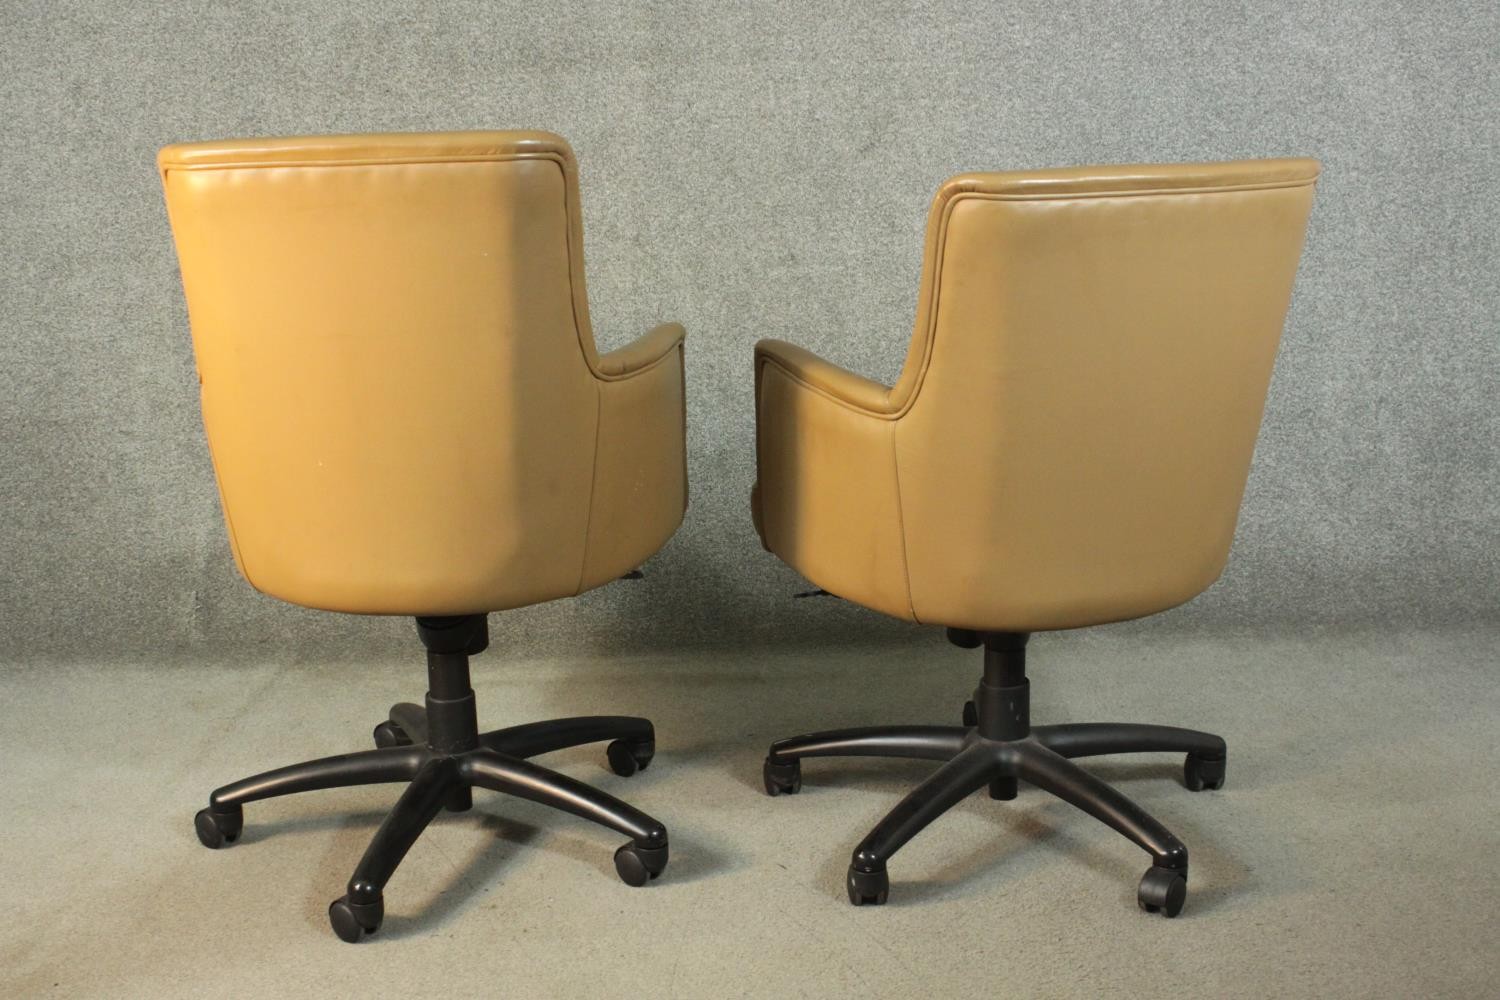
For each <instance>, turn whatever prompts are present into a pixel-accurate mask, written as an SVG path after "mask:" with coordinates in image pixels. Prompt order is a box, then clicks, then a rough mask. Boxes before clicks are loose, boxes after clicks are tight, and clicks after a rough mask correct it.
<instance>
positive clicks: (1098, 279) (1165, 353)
mask: <svg viewBox="0 0 1500 1000" xmlns="http://www.w3.org/2000/svg"><path fill="white" fill-rule="evenodd" d="M1317 173H1318V164H1317V163H1316V162H1315V161H1312V160H1260V161H1247V162H1239V163H1218V164H1185V165H1175V166H1129V167H1086V168H1076V169H1069V170H1055V171H1043V172H1027V173H1003V174H970V175H964V176H960V177H956V178H954V179H953V180H951V181H949V182H948V183H947V184H946V185H944V186H943V188H942V190H941V191H940V192H939V193H938V195H937V197H936V199H935V201H934V203H933V207H932V212H931V216H930V220H929V226H928V240H927V254H926V260H925V266H924V278H923V285H922V292H921V296H920V303H919V312H918V317H917V329H916V334H915V336H914V338H913V343H912V348H911V352H910V354H909V356H908V358H907V362H906V366H905V368H904V370H903V372H902V376H901V379H900V381H899V382H898V384H897V385H896V387H895V389H894V390H893V391H892V397H891V398H892V404H893V406H894V407H895V408H896V409H897V410H898V411H899V413H900V418H899V420H898V424H897V427H896V429H895V444H896V456H897V468H898V470H899V477H900V497H901V507H902V512H903V516H902V521H903V524H904V528H905V532H906V548H907V562H908V573H909V577H910V586H911V598H912V607H913V611H914V613H915V614H916V616H917V617H918V618H920V619H921V620H924V621H934V622H941V623H944V624H950V625H962V626H970V627H979V628H986V627H997V626H999V625H1001V624H1003V623H1004V622H1006V621H1025V622H1027V623H1031V624H1033V625H1034V626H1035V627H1039V628H1045V627H1056V628H1062V627H1070V626H1075V625H1084V624H1090V623H1096V622H1103V621H1112V620H1120V619H1125V618H1131V617H1136V616H1138V615H1143V614H1148V613H1151V612H1153V611H1159V610H1163V609H1165V608H1167V607H1171V606H1173V605H1175V604H1179V603H1181V602H1182V601H1185V600H1187V599H1189V598H1190V597H1192V596H1193V595H1195V594H1197V593H1199V592H1200V591H1202V590H1203V589H1204V588H1205V587H1207V586H1208V585H1209V584H1211V583H1212V582H1213V581H1214V580H1215V579H1216V578H1217V577H1218V575H1219V574H1220V572H1221V571H1222V569H1223V567H1224V564H1225V561H1226V559H1227V558H1228V553H1229V548H1230V542H1231V540H1232V539H1233V536H1234V528H1235V521H1236V519H1237V515H1238V511H1239V506H1240V500H1241V496H1242V494H1243V492H1244V487H1245V481H1246V477H1247V474H1248V471H1249V466H1250V459H1251V454H1252V451H1253V450H1254V447H1255V438H1256V434H1257V431H1258V428H1259V425H1260V418H1261V412H1262V409H1263V408H1264V403H1265V398H1266V390H1267V386H1268V384H1269V381H1270V377H1271V369H1272V364H1273V362H1274V359H1275V356H1276V349H1277V343H1278V341H1279V339H1280V335H1281V328H1282V324H1283V321H1284V319H1285V316H1286V311H1287V306H1288V302H1289V299H1290V296H1291V291H1292V281H1293V277H1294V276H1295V274H1296V270H1297V262H1298V258H1299V256H1300V254H1301V249H1302V241H1303V235H1304V231H1305V229H1306V222H1307V216H1308V211H1309V209H1310V207H1311V204H1312V197H1313V185H1314V182H1315V181H1316V178H1317Z"/></svg>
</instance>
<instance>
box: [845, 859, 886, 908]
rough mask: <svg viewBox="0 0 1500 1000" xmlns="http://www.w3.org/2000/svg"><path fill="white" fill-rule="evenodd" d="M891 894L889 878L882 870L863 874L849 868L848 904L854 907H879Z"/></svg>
mask: <svg viewBox="0 0 1500 1000" xmlns="http://www.w3.org/2000/svg"><path fill="white" fill-rule="evenodd" d="M890 894H891V877H890V876H889V875H887V874H886V873H885V869H884V868H882V869H881V870H880V871H878V872H864V871H860V870H859V869H858V868H855V867H854V866H853V865H850V866H849V902H851V903H853V904H854V905H855V906H880V905H882V904H883V903H884V902H885V901H886V899H887V898H888V897H889V896H890Z"/></svg>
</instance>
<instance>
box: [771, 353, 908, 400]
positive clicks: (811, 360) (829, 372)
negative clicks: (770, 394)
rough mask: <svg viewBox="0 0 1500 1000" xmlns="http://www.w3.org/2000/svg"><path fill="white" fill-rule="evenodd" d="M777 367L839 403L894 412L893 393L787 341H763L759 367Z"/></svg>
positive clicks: (887, 387) (877, 383) (888, 388)
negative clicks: (765, 365) (891, 402)
mask: <svg viewBox="0 0 1500 1000" xmlns="http://www.w3.org/2000/svg"><path fill="white" fill-rule="evenodd" d="M767 363H769V364H773V365H776V366H777V367H778V368H780V369H782V370H783V371H785V372H786V373H787V374H788V375H790V376H791V377H792V378H793V379H795V380H797V381H798V382H801V383H803V384H804V385H806V386H808V387H809V388H812V389H816V390H818V391H819V392H822V393H824V394H825V395H828V396H831V397H833V398H834V399H835V400H837V401H839V402H841V403H846V404H848V405H850V406H853V407H856V408H858V409H861V410H867V411H869V412H871V413H888V412H889V411H890V399H891V390H890V387H889V386H884V385H881V384H880V383H879V382H875V381H872V380H870V379H867V378H865V377H864V376H862V375H856V374H854V373H853V372H851V371H848V370H846V369H843V368H840V367H839V366H838V365H836V364H833V363H832V362H830V361H824V360H823V359H822V358H820V357H818V356H817V355H816V354H814V353H813V352H811V351H809V350H805V349H803V348H801V347H798V346H797V345H796V344H788V343H787V342H786V341H784V340H762V341H761V342H760V343H758V344H756V345H755V367H756V370H757V371H759V369H760V366H761V365H763V364H767Z"/></svg>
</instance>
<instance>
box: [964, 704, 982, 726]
mask: <svg viewBox="0 0 1500 1000" xmlns="http://www.w3.org/2000/svg"><path fill="white" fill-rule="evenodd" d="M964 725H965V726H977V725H979V709H977V708H975V707H974V701H973V699H972V698H971V699H970V700H968V701H966V702H964Z"/></svg>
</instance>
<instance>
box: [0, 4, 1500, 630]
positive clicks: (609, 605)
mask: <svg viewBox="0 0 1500 1000" xmlns="http://www.w3.org/2000/svg"><path fill="white" fill-rule="evenodd" d="M0 17H3V24H0V97H3V102H0V108H3V113H0V150H3V167H0V198H3V209H0V227H3V243H0V282H3V284H0V292H3V300H0V332H3V345H4V364H3V366H0V369H3V370H0V389H3V392H0V496H3V502H4V507H3V515H0V600H3V608H0V610H3V618H4V625H3V631H0V644H3V645H0V651H3V652H6V653H9V654H11V655H17V656H20V655H31V656H35V655H40V654H41V653H42V651H43V650H45V649H53V650H55V651H58V652H62V653H69V652H73V653H80V654H83V653H90V652H92V653H95V654H100V653H103V654H108V653H110V652H112V651H117V652H119V653H121V654H144V655H152V653H151V651H152V650H153V647H155V646H157V645H158V644H159V645H161V646H164V647H168V648H171V649H176V650H178V651H184V650H186V651H188V652H191V651H192V650H193V649H194V648H195V647H197V646H199V645H200V644H205V643H210V642H215V643H223V644H239V645H240V646H242V647H243V649H244V650H245V651H246V652H247V653H251V652H256V651H258V653H257V655H259V654H265V655H270V654H271V652H272V650H271V647H270V645H268V644H275V645H281V644H291V645H293V646H294V647H297V648H298V649H300V650H302V651H303V652H304V653H307V654H309V655H311V654H316V655H330V654H331V652H332V650H333V649H334V648H335V646H336V645H337V646H339V647H341V648H343V649H344V650H346V651H353V652H355V653H361V652H363V651H369V650H372V649H375V648H387V649H392V650H394V649H395V648H397V647H395V646H393V645H392V644H391V643H392V640H393V639H394V637H395V636H397V635H398V634H405V630H406V629H408V628H409V627H410V626H409V625H407V624H404V623H397V622H390V621H379V620H362V619H352V618H344V617H340V616H329V615H318V614H315V613H312V612H306V611H301V610H298V609H295V608H290V607H286V606H284V605H281V604H279V603H277V602H275V601H272V600H270V599H267V598H263V597H260V596H258V595H256V594H254V593H253V592H252V591H250V589H249V588H248V587H247V586H246V585H244V584H243V583H241V582H240V581H239V579H238V578H237V577H236V575H235V573H234V570H233V567H232V564H231V562H230V558H229V553H228V549H227V547H226V545H225V542H224V538H223V529H222V527H221V523H220V520H219V513H218V509H217V501H216V497H215V493H214V486H213V480H212V475H211V471H210V467H209V462H208V458H207V455H206V452H205V448H204V443H203V437H202V431H201V429H200V425H199V417H198V402H197V394H196V388H195V383H194V378H193V367H192V360H191V354H190V348H189V341H188V331H187V324H186V318H185V314H184V309H183V303H182V297H181V291H180V288H179V284H178V279H177V273H176V267H175V260H174V256H173V252H172V246H171V240H170V236H169V233H168V229H167V223H166V216H165V213H164V211H163V208H162V202H161V195H160V191H159V188H158V182H157V178H156V175H155V172H154V168H153V159H152V158H153V156H154V154H155V152H156V149H157V147H159V146H161V145H162V144H164V143H167V142H170V141H174V140H183V139H199V138H214V137H225V136H249V135H270V134H287V133H292V134H296V133H308V132H359V131H378V130H404V129H463V128H508V127H537V128H545V129H552V130H555V131H558V132H561V133H563V134H564V135H566V136H567V137H568V138H569V139H570V140H571V141H572V142H573V144H574V147H575V148H576V150H577V152H578V155H579V158H580V161H581V163H582V180H583V195H584V220H585V226H586V232H587V236H586V253H587V259H588V276H589V282H590V288H589V292H590V299H591V302H592V307H593V311H594V317H595V320H596V323H597V326H598V331H599V336H600V340H601V343H602V344H603V345H604V346H605V347H606V348H607V347H609V346H613V345H618V344H620V343H622V342H624V341H625V340H627V339H629V338H632V337H634V336H635V335H637V334H638V333H640V332H641V331H643V330H645V329H646V328H647V327H648V326H650V325H651V324H652V323H654V322H655V321H657V320H661V319H676V320H680V321H682V322H683V323H685V324H686V325H687V327H688V330H689V337H690V339H689V353H688V366H689V376H688V378H689V409H690V413H689V424H690V431H689V434H690V439H691V440H690V449H691V459H690V461H691V474H692V491H693V504H692V509H691V511H690V512H689V514H688V518H687V522H686V524H685V525H684V526H683V528H682V531H681V532H680V533H679V534H678V536H677V538H676V539H675V540H674V541H673V542H672V543H671V544H670V545H669V546H668V548H667V549H666V550H665V551H664V552H663V553H662V554H661V555H659V556H658V557H657V558H656V559H655V560H654V561H653V562H652V563H651V564H650V565H649V566H648V567H647V578H646V580H644V581H640V582H634V583H618V584H615V585H612V586H610V587H607V588H605V589H603V590H601V591H598V592H595V593H594V594H591V595H588V596H586V597H584V598H582V599H580V600H577V601H562V602H558V603H556V604H554V605H551V606H549V607H545V608H538V609H532V610H529V611H525V612H519V613H516V614H514V615H511V616H508V617H499V618H497V619H496V622H495V624H496V630H497V639H498V641H499V642H500V643H503V644H504V645H505V646H507V647H509V648H511V649H513V650H520V651H527V650H533V651H534V650H538V649H540V648H542V644H546V646H547V647H548V648H550V649H552V650H553V651H555V652H558V653H566V652H567V651H569V650H582V649H584V648H589V649H604V648H619V647H620V646H621V645H622V644H623V645H626V646H628V647H632V648H650V647H651V646H652V645H653V644H658V643H668V642H673V643H679V642H702V643H705V644H708V643H714V642H720V641H723V642H728V641H808V640H810V639H812V638H814V637H819V638H824V639H834V640H838V639H843V638H847V637H850V636H853V635H856V634H859V632H860V631H861V630H868V629H869V628H870V627H871V626H875V627H876V628H877V629H878V631H877V633H876V634H878V635H883V636H889V635H893V634H899V633H901V632H902V631H903V630H905V629H906V626H902V625H899V624H895V623H890V624H880V625H877V622H878V618H877V616H875V615H873V614H870V613H867V612H864V611H861V610H859V609H855V608H850V607H848V606H845V605H842V604H841V603H840V602H837V601H833V600H827V599H821V600H816V601H793V600H792V599H791V598H790V595H791V594H792V592H794V591H795V590H798V589H801V587H802V586H803V585H802V584H801V582H800V581H799V580H798V579H797V578H796V577H795V576H794V575H793V574H792V573H790V571H788V570H786V569H785V568H783V567H781V566H780V565H779V564H778V563H777V562H776V561H775V560H774V559H772V558H771V557H770V556H768V555H766V554H765V553H764V552H762V551H761V549H760V548H759V546H758V544H757V542H756V539H755V535H754V532H753V530H752V528H751V525H750V519H749V514H748V510H747V501H746V497H747V494H748V491H749V488H750V482H751V477H752V474H753V468H754V463H753V451H752V443H753V430H752V428H753V424H752V412H751V367H750V359H751V345H752V344H753V343H754V342H755V340H756V339H757V338H760V337H767V336H774V337H783V338H786V339H789V340H794V341H797V342H799V343H803V344H806V345H808V346H809V347H811V348H813V349H815V350H817V351H819V352H822V353H823V354H825V355H827V356H828V357H830V358H832V359H834V360H836V361H838V362H840V363H842V364H845V365H848V366H849V367H852V368H854V369H856V370H858V371H861V372H863V373H866V374H869V375H872V376H875V377H882V378H890V377H893V376H894V374H895V373H896V371H897V370H898V368H899V365H900V360H901V357H902V352H903V351H904V349H905V344H906V342H907V339H908V337H909V335H910V329H911V322H912V316H913V313H914V309H915V296H916V287H917V275H918V267H919V263H920V254H921V238H922V227H923V222H924V217H925V214H926V210H927V202H928V199H929V198H930V196H931V194H932V192H933V191H934V189H935V188H936V187H937V185H938V183H939V182H940V181H941V180H942V179H943V178H944V177H946V176H948V175H950V174H952V173H955V172H957V171H961V170H973V169H1004V168H1020V167H1041V166H1051V165H1059V164H1074V163H1093V162H1112V161H1142V160H1195V159H1215V158H1232V157H1242V156H1263V155H1283V154H1298V155H1303V154H1305V155H1311V156H1316V157H1319V158H1321V159H1322V160H1323V163H1324V168H1325V172H1324V174H1323V181H1322V183H1321V185H1320V188H1319V192H1318V200H1317V204H1316V207H1315V209H1314V213H1313V220H1312V226H1311V232H1310V234H1309V241H1308V248H1307V253H1306V256H1305V257H1304V259H1303V262H1302V271H1301V276H1300V278H1299V280H1298V285H1297V291H1296V296H1295V300H1294V302H1293V305H1292V311H1291V316H1290V319H1289V320H1288V326H1287V331H1286V337H1285V340H1284V343H1283V349H1282V353H1281V357H1280V361H1279V363H1278V367H1277V373H1276V379H1275V384H1274V386H1273V388H1272V392H1271V399H1270V404H1269V408H1268V410H1267V414H1266V421H1265V427H1264V430H1263V432H1262V434H1261V440H1260V447H1259V451H1258V453H1257V457H1256V464H1255V469H1254V472H1253V474H1252V477H1251V483H1250V488H1249V492H1248V495H1247V497H1246V502H1245V510H1244V515H1243V518H1242V521H1241V527H1240V533H1239V538H1238V541H1237V543H1236V547H1235V553H1234V557H1233V559H1232V560H1231V563H1230V568H1229V571H1228V572H1227V574H1226V575H1225V577H1224V579H1223V580H1222V581H1221V582H1220V583H1219V584H1218V586H1217V587H1215V588H1214V589H1213V590H1211V591H1210V592H1209V593H1208V594H1206V595H1205V596H1203V597H1202V598H1200V599H1199V600H1197V601H1196V602H1194V603H1193V604H1191V605H1189V606H1188V607H1186V608H1184V609H1182V610H1180V611H1178V612H1174V613H1173V614H1172V615H1171V616H1170V617H1168V618H1167V619H1164V620H1163V621H1162V623H1161V624H1162V627H1179V628H1188V627H1192V628H1199V627H1215V628H1217V627H1223V626H1241V625H1251V626H1266V627H1279V626H1281V625H1310V624H1328V623H1369V622H1373V621H1383V620H1387V619H1393V620H1424V621H1434V622H1442V621H1460V620H1464V619H1471V618H1473V617H1474V616H1485V617H1489V618H1491V619H1493V618H1494V617H1495V616H1496V615H1497V605H1500V600H1497V594H1500V558H1497V554H1500V527H1497V524H1500V499H1497V498H1500V482H1497V471H1496V470H1497V452H1500V381H1497V370H1500V330H1497V316H1500V294H1497V278H1496V275H1497V268H1500V253H1497V249H1500V248H1497V233H1500V205H1497V193H1496V192H1497V190H1500V183H1497V182H1500V177H1497V166H1496V165H1497V163H1500V148H1497V146H1500V144H1497V140H1496V136H1497V130H1496V124H1495V115H1496V109H1497V108H1500V85H1497V80H1500V67H1497V65H1496V52H1497V51H1500V30H1497V8H1496V6H1495V5H1494V4H1486V3H1475V2H1473V0H1458V2H1440V3H1415V2H1412V3H1395V2H1391V0H1360V2H1348V3H1290V2H1280V3H1276V2H1240V3H1190V2H1186V0H1182V2H1177V3H1129V2H1117V3H1112V4H1103V3H1090V2H1079V0H1047V2H1037V0H1027V2H1020V3H1008V4H1001V3H994V4H984V3H975V2H973V0H952V2H947V0H944V2H927V3H910V4H903V3H857V2H851V0H842V2H837V3H828V4H819V3H786V4H755V3H735V4H723V5H716V4H704V3H691V2H684V3H628V2H623V0H621V2H614V3H601V4H589V3H549V2H544V0H527V2H524V3H510V2H507V3H462V4H459V3H453V4H440V3H430V4H414V3H409V2H394V0H390V2H364V0H324V2H321V3H317V4H313V3H302V2H267V0H256V2H254V3H249V2H243V3H207V2H171V0H158V2H155V3H138V4H120V3H113V2H111V3H93V4H88V3H74V2H60V0H34V2H21V3H18V2H16V0H5V2H4V3H3V5H0ZM1129 376H1130V373H1129V372H1122V373H1121V377H1122V378H1128V377H1129ZM475 528H476V530H481V531H482V530H483V525H476V526H475ZM277 655H280V653H279V652H278V653H277Z"/></svg>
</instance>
